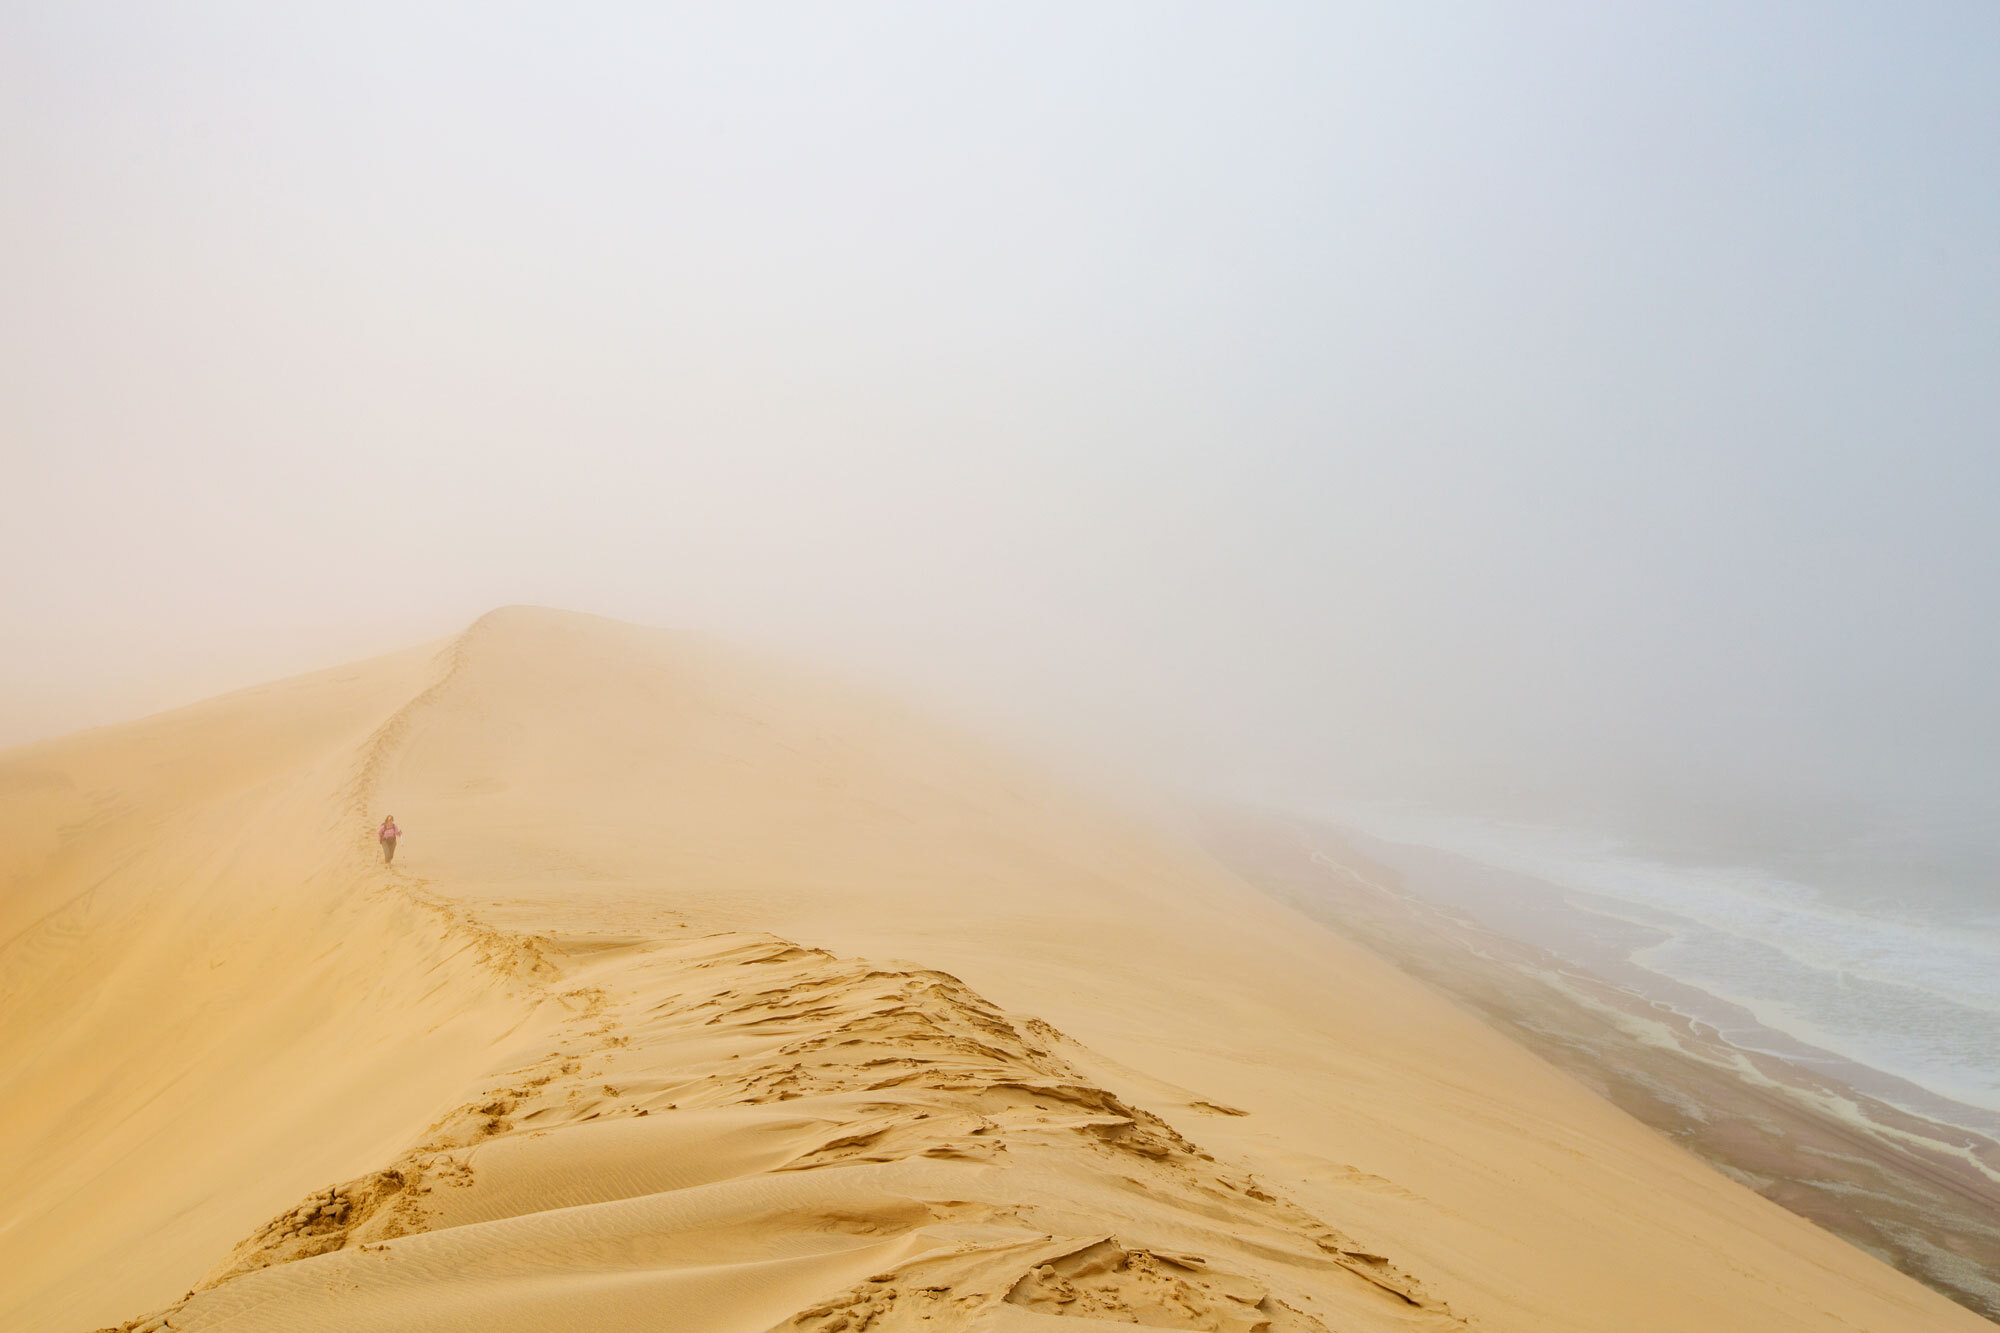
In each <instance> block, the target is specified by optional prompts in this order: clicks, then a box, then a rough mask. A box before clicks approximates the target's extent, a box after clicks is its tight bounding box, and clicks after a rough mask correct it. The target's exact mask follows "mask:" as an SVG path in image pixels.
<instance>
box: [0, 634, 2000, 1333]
mask: <svg viewBox="0 0 2000 1333" xmlns="http://www.w3.org/2000/svg"><path fill="white" fill-rule="evenodd" d="M390 813H393V814H394V815H396V816H397V819H398V822H399V823H400V824H401V825H402V827H403V828H404V830H405V832H406V835H407V836H406V838H405V841H404V844H403V846H402V848H401V849H400V850H399V851H398V853H397V858H396V864H395V866H394V867H393V868H387V869H385V868H384V867H383V866H382V864H381V859H380V856H379V854H378V852H377V851H376V849H375V847H374V846H373V843H372V840H371V830H372V827H373V825H374V824H375V823H376V822H378V821H379V820H380V819H381V818H382V816H383V815H384V814H390ZM0 885H4V894H5V897H4V899H0V1014H4V1021H3V1022H0V1051H4V1059H5V1064H4V1068H5V1069H6V1070H7V1072H8V1081H7V1083H6V1085H5V1087H4V1091H0V1181H5V1182H6V1188H5V1192H4V1196H0V1327H4V1328H6V1329H9V1330H14V1329H22V1330H44V1329H46V1330H52V1331H58V1330H74V1331H75V1333H84V1331H86V1330H91V1329H97V1328H123V1329H143V1330H154V1329H163V1328H172V1329H175V1330H222V1329H228V1330H243V1331H245V1333H249V1331H255V1333H266V1331H282V1330H336V1329H337V1330H344V1331H352V1330H361V1331H363V1333H366V1331H368V1330H390V1329H396V1330H427V1331H428V1330H466V1331H468V1333H470V1331H472V1330H478V1331H479V1333H506V1331H508V1330H521V1331H522V1333H526V1331H528V1330H623V1329H632V1330H642V1329H643V1330H711V1329H712V1330H746V1331H748V1330H767V1329H787V1330H793V1329H796V1330H813V1331H815V1333H860V1331H861V1330H878V1331H880V1333H895V1331H896V1330H906V1329H914V1328H919V1327H928V1328H969V1329H985V1330H996V1331H1001V1333H1009V1331H1011V1333H1027V1331H1029V1330H1047V1333H1077V1331H1080V1330H1083V1329H1087V1328H1090V1327H1092V1326H1093V1325H1102V1324H1121V1325H1131V1324H1138V1325H1141V1326H1148V1327H1156V1328H1181V1329H1212V1330H1242V1331H1244V1333H1249V1331H1251V1330H1259V1329H1264V1330H1270V1331H1271V1333H1298V1331H1304V1330H1332V1331H1334V1333H1346V1331H1350V1330H1354V1331H1359V1330H1448V1329H1474V1330H1523V1333H1527V1331H1529V1330H1533V1331H1534V1333H1549V1331H1551V1330H1577V1331H1578V1333H1586V1331H1587V1333H1604V1331H1605V1330H1621V1331H1622V1330H1634V1331H1639V1330H1661V1331H1662V1333H1665V1331H1666V1330H1674V1331H1675V1333H1686V1331H1688V1330H1733V1329H1742V1330H1758V1331H1759V1333H1763V1331H1764V1330H1771V1329H1827V1330H1861V1329H1866V1330H1872V1331H1873V1333H1889V1331H1890V1330H1923V1333H1939V1331H1942V1330H1951V1329H1982V1328H1990V1325H1988V1324H1986V1323H1985V1322H1984V1321H1982V1320H1980V1319H1978V1318H1977V1317H1976V1316H1974V1315H1972V1314H1971V1313H1969V1312H1968V1311H1965V1310H1963V1309H1961V1308H1960V1307H1958V1306H1956V1305H1953V1304H1952V1303H1951V1302H1949V1301H1947V1300H1946V1299H1945V1298H1944V1297H1942V1296H1939V1295H1937V1294H1936V1293H1933V1292H1931V1291H1929V1290H1927V1289H1926V1288H1924V1287H1922V1286H1920V1285H1918V1284H1917V1283H1915V1282H1913V1281H1911V1280H1909V1279H1908V1278H1905V1277H1903V1276H1902V1275H1900V1274H1898V1273H1896V1272H1894V1271H1893V1270H1891V1269H1890V1268H1888V1267H1887V1266H1885V1265H1883V1264H1880V1263H1878V1262H1876V1261H1875V1260H1873V1259H1871V1258H1869V1257H1868V1256H1867V1255H1865V1254H1863V1253H1862V1252H1860V1251H1858V1250H1856V1249H1853V1248H1851V1247H1849V1246H1847V1245H1845V1244H1844V1243H1842V1242H1840V1241H1838V1240H1837V1239H1835V1238H1833V1237H1832V1236H1830V1235H1828V1234H1826V1233H1824V1232H1822V1231H1820V1230H1818V1229H1817V1228H1815V1227H1813V1226H1812V1225H1811V1224H1809V1223H1807V1222H1804V1221H1802V1220H1801V1219H1799V1218H1797V1217H1794V1216H1792V1215H1790V1214H1788V1213H1786V1212H1785V1211H1783V1210H1782V1209H1780V1208H1778V1207H1777V1206H1775V1205H1773V1204H1771V1203H1769V1202H1767V1201H1765V1200H1763V1199H1761V1198H1758V1197H1757V1196H1756V1195H1754V1194H1752V1193H1751V1192H1750V1191H1749V1190H1747V1189H1744V1188H1742V1187H1741V1186H1739V1185H1737V1184H1735V1183H1733V1182H1732V1181H1730V1180H1728V1179H1726V1178H1725V1177H1723V1176H1721V1175H1720V1174H1718V1173H1716V1172H1714V1171H1713V1170H1711V1169H1710V1168H1708V1167H1706V1166H1704V1165H1703V1164H1701V1163H1700V1162H1698V1161H1697V1160H1695V1159H1694V1158H1693V1157H1691V1156H1689V1155H1687V1154H1686V1153H1683V1152H1682V1151H1680V1150H1679V1149H1678V1148H1676V1147H1674V1146H1673V1145H1671V1144H1669V1143H1668V1142H1666V1141H1665V1140H1664V1139H1662V1138H1661V1137H1659V1136H1658V1135H1656V1134H1654V1133H1653V1132H1652V1131H1650V1130H1648V1129H1646V1128H1644V1127H1643V1126H1641V1125H1639V1124H1638V1123H1637V1122H1636V1121H1633V1120H1631V1119H1630V1118H1628V1117H1627V1116H1626V1115H1624V1114H1623V1113H1622V1112H1620V1111H1618V1110H1616V1109H1615V1108H1614V1107H1612V1106H1611V1105H1610V1104H1609V1103H1607V1102H1605V1101H1603V1100H1602V1099H1600V1098H1598V1097H1597V1096H1595V1095H1594V1094H1592V1093H1590V1092H1588V1091H1587V1090H1585V1089H1584V1088H1583V1087H1582V1086H1581V1085H1580V1084H1578V1083H1576V1082H1573V1081H1571V1080H1570V1079H1569V1078H1567V1077H1566V1076H1564V1075H1561V1074H1559V1073H1557V1072H1555V1071H1554V1070H1553V1069H1551V1068H1550V1067H1549V1066H1547V1065H1545V1064H1543V1063H1542V1062H1540V1061H1539V1060H1538V1059H1536V1058H1535V1057H1533V1056H1531V1055H1529V1054H1528V1053H1526V1052H1525V1051H1523V1050H1522V1049H1520V1048H1518V1047H1517V1046H1515V1045H1513V1044H1511V1043H1510V1042H1509V1041H1507V1040H1506V1039H1505V1038H1504V1037H1502V1036H1500V1035H1499V1034H1497V1033H1496V1032H1494V1031H1492V1030H1490V1029H1489V1028H1487V1027H1486V1026H1484V1025H1483V1024H1482V1023H1480V1022H1479V1021H1478V1020H1477V1019H1475V1018H1473V1017H1471V1016H1469V1015H1467V1014H1465V1013H1462V1012H1461V1011H1459V1010H1457V1009H1454V1008H1452V1007H1451V1006H1450V1005H1449V1004H1447V1003H1446V1002H1444V1001H1443V1000H1441V999H1439V998H1438V997H1436V996H1435V995H1434V994H1432V993H1431V992H1430V991H1428V990H1426V989H1424V988H1423V987H1422V986H1421V985H1420V984H1418V983H1417V982H1415V981H1413V980H1411V979H1410V978H1408V977H1405V976H1404V975H1402V974H1401V973H1399V972H1396V971H1395V970H1393V969H1392V968H1390V967H1389V966H1388V965H1386V964H1384V963H1382V962H1380V961H1378V960H1377V959H1375V958H1374V957H1372V956H1371V955H1369V954H1367V953H1365V952H1363V951H1362V950H1360V949H1359V948H1357V947H1356V946H1354V945H1352V944H1350V943H1347V942H1345V941H1343V940H1341V939H1339V938H1337V937H1335V936H1334V935H1332V934H1331V933H1329V932H1327V931H1326V930H1324V929H1323V928H1321V927H1319V926H1317V925H1315V924H1313V923H1311V922H1309V921H1307V920H1306V919H1304V918H1302V917H1300V916H1298V915H1296V914H1295V913H1293V912H1291V911H1290V910H1289V909H1287V908H1285V907H1283V906H1281V905H1280V904H1278V903H1277V902H1275V901H1273V900H1271V899H1268V898H1266V897H1263V896H1262V895H1260V894H1258V893H1257V892H1255V891H1253V890H1251V889H1249V888H1248V887H1247V886H1245V885H1244V884H1243V883H1241V882H1240V881H1238V880H1237V879H1235V878H1233V877H1232V876H1230V875H1229V874H1227V873H1226V872H1224V871H1223V870H1221V869H1220V868H1219V867H1218V866H1216V865H1215V864H1214V863H1213V862H1211V861H1209V860H1208V859H1206V858H1205V857H1204V856H1203V855H1202V854H1200V853H1199V852H1196V851H1193V850H1191V849H1189V848H1186V847H1183V846H1181V845H1179V844H1178V843H1177V842H1176V841H1175V840H1174V839H1173V838H1171V837H1169V836H1167V835H1165V834H1163V833H1161V832H1159V831H1157V830H1154V829H1150V828H1148V827H1146V826H1144V825H1142V824H1141V823H1139V822H1138V821H1136V820H1133V819H1130V818H1127V817H1124V816H1122V815H1119V814H1116V813H1112V812H1108V811H1105V810H1102V809H1098V808H1093V807H1092V806H1091V805H1090V804H1089V803H1088V802H1086V801H1084V800H1081V799H1079V798H1077V797H1075V796H1073V795H1072V794H1070V793H1068V792H1065V791H1063V790H1060V789H1058V788H1057V787H1056V786H1055V785H1054V784H1052V783H1051V782H1049V781H1048V780H1046V779H1044V778H1042V777H1039V776H1037V775H1036V774H1034V773H1032V772H1029V771H1026V770H1024V769H1021V768H1018V767H1016V766H1015V765H1013V764H1012V763H1010V762H1007V761H1004V760H1002V759H998V758H996V757H994V756H992V755H989V754H986V753H982V752H981V751H980V750H979V749H978V747H976V746H973V745H971V744H969V743H967V742H965V741H963V740H960V739H957V738H955V737H952V736H950V735H947V734H945V733H943V732H941V731H938V730H937V729H935V728H933V727H931V726H930V725H928V724H926V723H924V722H922V721H921V720H919V719H915V718H912V717H909V716H907V715H904V714H903V713H901V712H900V711H899V710H897V709H895V708H893V707H890V706H887V705H884V704H882V703H879V702H876V701H872V700H868V699H862V698H857V697H853V696H851V695H849V694H848V693H846V692H844V691H842V690H839V689H835V688H830V687H827V686H824V685H822V684H820V683H817V682H815V681H812V680H809V679H801V678H797V677H795V676H793V675H792V674H790V673H788V672H786V671H783V670H779V669H776V668H773V667H770V666H768V665H766V664H763V663H761V662H759V661H756V660H752V659H749V658H746V657H744V656H742V655H740V654H737V653H734V652H731V651H727V650H725V649H722V648H720V647H717V646H715V645H712V644H709V643H707V642H704V641H701V640H698V639H694V638H690V637H687V636H680V635H674V634H668V633H664V632H658V631H650V630H640V629H636V628H632V627H629V626H624V625H619V624H616V623H613V622H608V621H601V620H596V619H592V618H588V617H581V616H573V615H567V614H562V613H556V612H547V611H536V610H527V609H511V610H507V611H503V612H496V613H494V614H493V615H491V616H488V617H486V618H484V619H482V620H481V621H480V622H479V623H477V624H476V625H474V626H473V627H472V628H471V629H470V630H469V631H467V632H466V633H465V634H463V635H461V636H460V637H458V638H456V639H454V640H452V641H451V642H449V643H447V644H444V645H441V646H437V645H434V646H431V647H428V648H424V649H419V650H413V651H411V652H409V653H405V654H401V655H398V656H394V657H390V658H384V659H380V660H377V661H373V662H368V663H364V664H361V665H358V666H355V667H351V668H347V669H344V670H339V671H333V672H327V673H322V674H320V675H316V676H311V677H305V678H302V679H298V680H293V681H287V682H283V683H281V684H277V685H273V686H268V687H265V688H262V689H258V690H252V691H249V692H246V693H243V694H238V695H232V696H229V697H226V698H223V699H218V700H214V701H211V702H209V703H207V704H203V705H200V706H198V707H195V708H191V709H186V710H183V711H180V712H177V713H172V714H167V715H164V716H161V717H158V718H152V719H148V720H146V721H143V722H138V723H133V724H130V725H128V726H122V727H116V728H109V729H104V730H100V731H94V732H87V733H83V734H81V735H78V736H74V737H70V738H67V739H64V740H61V741H57V742H51V743H46V744H40V745H34V746H29V747H25V748H21V749H17V750H14V751H12V752H9V753H7V754H6V755H4V756H0Z"/></svg>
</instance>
